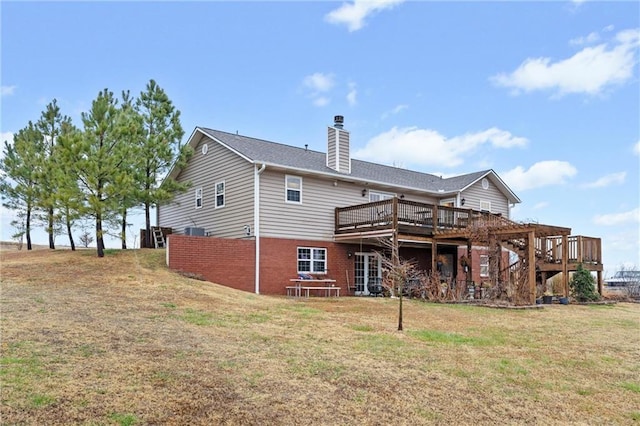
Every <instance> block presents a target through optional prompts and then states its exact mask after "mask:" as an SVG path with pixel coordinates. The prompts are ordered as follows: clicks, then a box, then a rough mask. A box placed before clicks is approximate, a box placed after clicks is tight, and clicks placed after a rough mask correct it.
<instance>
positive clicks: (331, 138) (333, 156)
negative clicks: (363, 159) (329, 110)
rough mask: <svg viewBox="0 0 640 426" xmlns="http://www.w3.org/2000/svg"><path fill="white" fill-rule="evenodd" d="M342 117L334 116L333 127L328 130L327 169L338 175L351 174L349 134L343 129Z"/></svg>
mask: <svg viewBox="0 0 640 426" xmlns="http://www.w3.org/2000/svg"><path fill="white" fill-rule="evenodd" d="M343 123H344V117H343V116H341V115H336V116H335V117H334V118H333V127H329V128H328V137H327V167H331V168H332V169H333V170H335V171H337V172H340V173H346V174H350V173H351V154H350V152H349V132H347V131H346V130H344V129H343V128H342V127H343Z"/></svg>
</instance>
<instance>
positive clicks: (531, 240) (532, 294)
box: [527, 231, 536, 305]
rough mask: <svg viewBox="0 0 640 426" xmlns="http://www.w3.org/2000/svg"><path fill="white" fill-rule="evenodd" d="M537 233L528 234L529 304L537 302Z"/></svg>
mask: <svg viewBox="0 0 640 426" xmlns="http://www.w3.org/2000/svg"><path fill="white" fill-rule="evenodd" d="M535 244H536V233H535V232H534V231H530V232H529V233H528V236H527V265H528V266H529V267H528V268H527V269H528V274H529V276H528V280H529V304H531V305H535V304H536V247H535Z"/></svg>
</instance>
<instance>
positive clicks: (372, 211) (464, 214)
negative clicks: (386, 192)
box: [335, 198, 493, 234]
mask: <svg viewBox="0 0 640 426" xmlns="http://www.w3.org/2000/svg"><path fill="white" fill-rule="evenodd" d="M480 216H482V217H485V216H487V217H488V216H493V215H489V214H486V213H480V212H477V211H474V210H469V209H462V208H456V207H447V206H438V205H435V204H427V203H419V202H416V201H405V200H402V199H398V198H392V199H389V200H382V201H374V202H371V203H365V204H359V205H356V206H349V207H337V208H336V210H335V232H336V234H340V233H347V232H354V231H364V230H373V229H387V228H392V227H393V226H394V224H397V225H408V226H416V227H430V228H432V229H433V232H438V231H440V230H446V229H459V228H465V227H466V226H467V225H468V224H469V221H470V220H471V219H472V218H474V217H480ZM434 218H436V221H435V227H434Z"/></svg>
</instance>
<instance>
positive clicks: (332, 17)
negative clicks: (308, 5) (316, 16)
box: [324, 0, 404, 32]
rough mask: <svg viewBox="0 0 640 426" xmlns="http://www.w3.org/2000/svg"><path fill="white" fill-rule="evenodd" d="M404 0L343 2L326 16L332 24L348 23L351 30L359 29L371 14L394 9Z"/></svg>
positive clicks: (355, 0)
mask: <svg viewBox="0 0 640 426" xmlns="http://www.w3.org/2000/svg"><path fill="white" fill-rule="evenodd" d="M402 2H404V0H354V1H353V3H343V4H342V6H340V7H339V8H337V9H335V10H332V11H331V12H329V13H328V14H327V15H326V16H325V17H324V18H325V20H326V21H327V22H330V23H332V24H337V25H346V26H347V28H348V29H349V32H353V31H358V30H359V29H361V28H362V27H364V25H365V22H364V21H365V19H366V18H367V17H368V16H370V15H371V14H373V13H375V12H379V11H381V10H385V9H392V8H393V7H395V6H397V5H398V4H400V3H402Z"/></svg>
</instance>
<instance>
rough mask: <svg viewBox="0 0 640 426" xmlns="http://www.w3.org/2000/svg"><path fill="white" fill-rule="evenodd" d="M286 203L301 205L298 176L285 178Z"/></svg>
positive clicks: (300, 182)
mask: <svg viewBox="0 0 640 426" xmlns="http://www.w3.org/2000/svg"><path fill="white" fill-rule="evenodd" d="M285 186H286V201H287V203H297V204H302V178H301V177H300V176H291V175H286V176H285Z"/></svg>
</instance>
